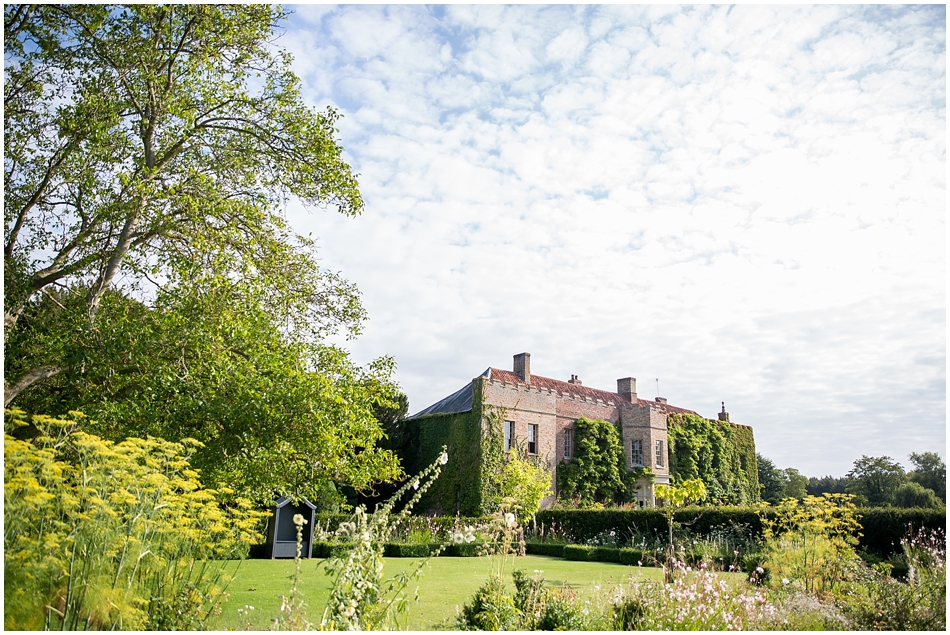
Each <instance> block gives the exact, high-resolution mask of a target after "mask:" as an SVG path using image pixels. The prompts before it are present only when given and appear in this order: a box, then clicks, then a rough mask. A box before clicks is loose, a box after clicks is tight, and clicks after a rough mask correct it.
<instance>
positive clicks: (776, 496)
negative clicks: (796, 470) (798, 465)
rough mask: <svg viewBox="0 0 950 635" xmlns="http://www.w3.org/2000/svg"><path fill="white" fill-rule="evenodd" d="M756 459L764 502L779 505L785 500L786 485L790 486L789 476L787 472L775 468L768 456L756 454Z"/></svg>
mask: <svg viewBox="0 0 950 635" xmlns="http://www.w3.org/2000/svg"><path fill="white" fill-rule="evenodd" d="M755 458H756V460H757V462H758V470H759V487H760V488H761V489H762V494H761V497H762V500H764V501H766V502H768V503H772V504H773V505H778V503H779V502H780V501H781V500H782V499H783V498H785V496H786V493H785V490H786V485H787V484H788V474H786V472H785V470H780V469H779V468H777V467H775V463H773V462H772V460H771V459H769V458H768V457H766V456H763V455H761V454H758V453H756V455H755Z"/></svg>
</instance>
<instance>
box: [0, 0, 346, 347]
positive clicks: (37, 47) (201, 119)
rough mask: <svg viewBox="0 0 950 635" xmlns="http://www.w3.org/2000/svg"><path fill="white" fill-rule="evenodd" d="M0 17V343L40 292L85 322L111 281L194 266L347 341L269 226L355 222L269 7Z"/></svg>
mask: <svg viewBox="0 0 950 635" xmlns="http://www.w3.org/2000/svg"><path fill="white" fill-rule="evenodd" d="M4 13H5V35H6V37H5V40H4V46H5V54H6V55H5V68H4V70H5V80H4V81H5V84H4V106H5V108H4V156H5V158H6V161H5V163H4V176H5V183H4V199H5V205H4V221H5V228H6V232H5V241H6V243H5V251H4V254H5V259H4V269H5V278H6V280H7V282H8V283H9V284H8V285H7V286H6V287H5V290H4V293H5V296H4V301H5V306H4V309H5V312H6V315H5V319H6V322H5V324H6V327H7V328H10V327H11V326H13V324H15V322H16V320H17V317H18V316H19V314H20V312H21V311H22V310H23V308H24V307H25V306H26V304H27V303H28V302H29V301H30V300H31V299H32V298H33V297H34V296H35V295H36V294H37V293H39V292H40V291H42V290H43V289H46V288H52V287H51V285H53V284H54V283H55V284H60V285H66V286H69V287H73V286H77V287H82V288H85V289H87V290H88V293H87V294H86V309H87V311H86V313H87V314H88V317H89V321H90V322H94V321H95V314H96V310H97V307H98V302H99V300H100V299H101V296H102V293H103V292H105V291H106V290H108V289H109V288H111V287H112V286H113V285H114V283H115V281H116V280H118V279H119V278H120V276H121V277H123V278H124V279H125V283H126V284H132V285H135V284H136V283H138V282H145V281H146V280H147V277H151V279H153V280H156V279H160V278H163V277H166V275H168V274H172V275H174V274H175V273H180V272H181V271H182V267H183V266H185V265H187V264H188V263H199V264H200V266H201V267H202V268H203V269H204V270H205V271H210V272H212V273H214V274H216V275H224V276H225V277H229V276H231V275H235V276H237V277H242V278H246V279H254V280H257V281H259V282H262V283H263V284H262V293H264V294H265V297H267V298H270V299H272V300H273V302H270V303H269V304H270V306H271V308H273V309H274V310H275V311H276V310H278V309H279V308H280V307H281V306H288V305H292V306H294V307H296V306H299V305H300V304H301V303H303V304H305V305H308V306H310V308H311V311H309V312H305V313H297V312H296V311H295V320H294V321H293V322H292V323H289V324H288V325H287V326H288V327H290V328H310V327H313V328H315V329H316V330H318V331H319V330H323V329H325V328H326V327H327V326H331V324H332V323H334V322H335V323H336V324H337V325H347V324H349V325H350V326H352V327H355V328H356V329H358V323H359V320H360V319H361V318H362V309H360V308H359V306H358V303H357V304H355V305H354V304H353V303H352V302H351V300H352V299H353V294H352V293H350V292H345V293H342V294H341V293H340V291H341V289H340V288H339V287H340V283H341V282H342V281H340V280H339V279H338V278H337V277H336V276H333V275H332V274H330V275H320V270H319V268H318V267H316V262H315V259H314V258H313V256H312V254H311V253H310V252H309V247H310V246H311V245H312V241H309V240H308V239H305V238H301V237H296V236H293V235H292V234H291V233H290V232H289V231H288V230H287V227H286V222H285V220H284V217H283V215H282V211H281V204H282V202H283V201H284V199H285V198H286V196H287V195H290V194H292V195H295V196H297V197H299V198H300V199H301V200H302V201H304V202H305V203H306V204H311V205H317V206H321V207H330V208H333V209H336V210H338V211H340V212H341V213H344V214H347V215H354V214H358V213H360V212H361V210H362V208H363V202H362V199H361V197H360V194H359V191H358V189H357V182H356V178H355V176H354V175H353V174H352V172H351V170H350V167H349V166H348V165H347V164H346V163H345V162H344V161H343V160H342V152H343V148H342V147H341V146H340V145H339V144H338V143H337V141H336V139H335V135H336V132H337V130H336V124H337V120H338V119H339V114H338V113H337V112H336V111H335V110H333V109H332V108H331V109H327V110H326V111H323V112H318V111H315V110H312V109H311V108H309V107H308V106H307V105H306V103H305V101H304V99H303V96H302V94H301V92H300V81H299V79H298V78H297V77H296V76H295V75H294V74H293V73H292V72H290V66H291V58H290V56H289V55H287V54H286V53H284V52H282V51H280V50H279V49H275V48H274V47H273V46H272V42H273V32H274V30H275V28H276V26H277V24H278V23H279V22H280V21H281V20H282V19H283V18H284V12H283V11H282V10H281V9H279V8H275V7H272V6H268V5H253V6H246V5H222V6H212V5H133V6H126V7H121V8H116V7H108V6H105V5H68V6H61V7H60V6H53V5H26V6H23V5H19V6H14V5H8V6H7V7H6V9H5V12H4ZM309 274H316V276H315V278H311V277H310V275H309ZM343 286H345V283H343ZM337 298H342V299H343V304H341V305H337V304H335V302H336V299H337ZM325 309H329V316H330V317H331V320H330V321H329V322H328V321H327V320H326V319H325V318H327V317H328V314H327V311H325ZM340 318H342V321H340ZM56 361H57V363H60V364H63V363H67V362H69V360H68V359H64V358H62V357H60V358H59V359H57V360H56Z"/></svg>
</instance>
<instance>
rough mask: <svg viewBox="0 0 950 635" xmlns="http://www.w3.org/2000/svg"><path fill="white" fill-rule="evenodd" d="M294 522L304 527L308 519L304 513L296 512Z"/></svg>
mask: <svg viewBox="0 0 950 635" xmlns="http://www.w3.org/2000/svg"><path fill="white" fill-rule="evenodd" d="M294 524H295V525H297V526H298V527H302V526H303V525H306V524H307V519H306V518H304V517H303V514H294Z"/></svg>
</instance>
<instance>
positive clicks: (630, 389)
mask: <svg viewBox="0 0 950 635" xmlns="http://www.w3.org/2000/svg"><path fill="white" fill-rule="evenodd" d="M617 394H618V395H620V396H621V397H626V398H627V399H629V400H630V401H631V402H632V403H637V380H636V378H635V377H624V378H623V379H618V380H617Z"/></svg>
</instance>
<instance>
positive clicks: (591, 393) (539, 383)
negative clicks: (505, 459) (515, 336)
mask: <svg viewBox="0 0 950 635" xmlns="http://www.w3.org/2000/svg"><path fill="white" fill-rule="evenodd" d="M488 370H489V373H490V375H489V378H491V379H493V380H495V381H502V382H504V383H506V384H515V385H521V386H526V385H529V384H528V383H526V382H525V381H524V380H522V379H521V377H520V376H519V375H517V374H516V373H513V372H511V371H510V370H500V369H498V368H489V369H488ZM530 385H531V386H532V387H534V388H543V389H545V390H552V391H554V392H558V393H561V394H562V395H565V394H566V395H573V396H574V397H575V398H576V397H586V398H587V399H588V400H591V401H592V400H594V399H598V400H600V401H606V402H607V403H611V404H629V403H630V400H629V399H627V398H626V397H623V396H621V395H618V394H617V393H615V392H608V391H606V390H598V389H596V388H590V387H588V386H578V385H577V384H572V383H570V382H566V381H561V380H560V379H551V378H550V377H542V376H540V375H534V374H532V375H531V382H530ZM637 403H638V404H639V405H640V406H641V407H642V406H650V407H651V408H653V409H654V410H659V411H661V412H671V413H672V412H679V413H683V414H691V415H695V414H697V413H696V412H693V411H692V410H687V409H686V408H678V407H677V406H671V405H669V404H665V403H660V402H658V401H649V400H647V399H637Z"/></svg>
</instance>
